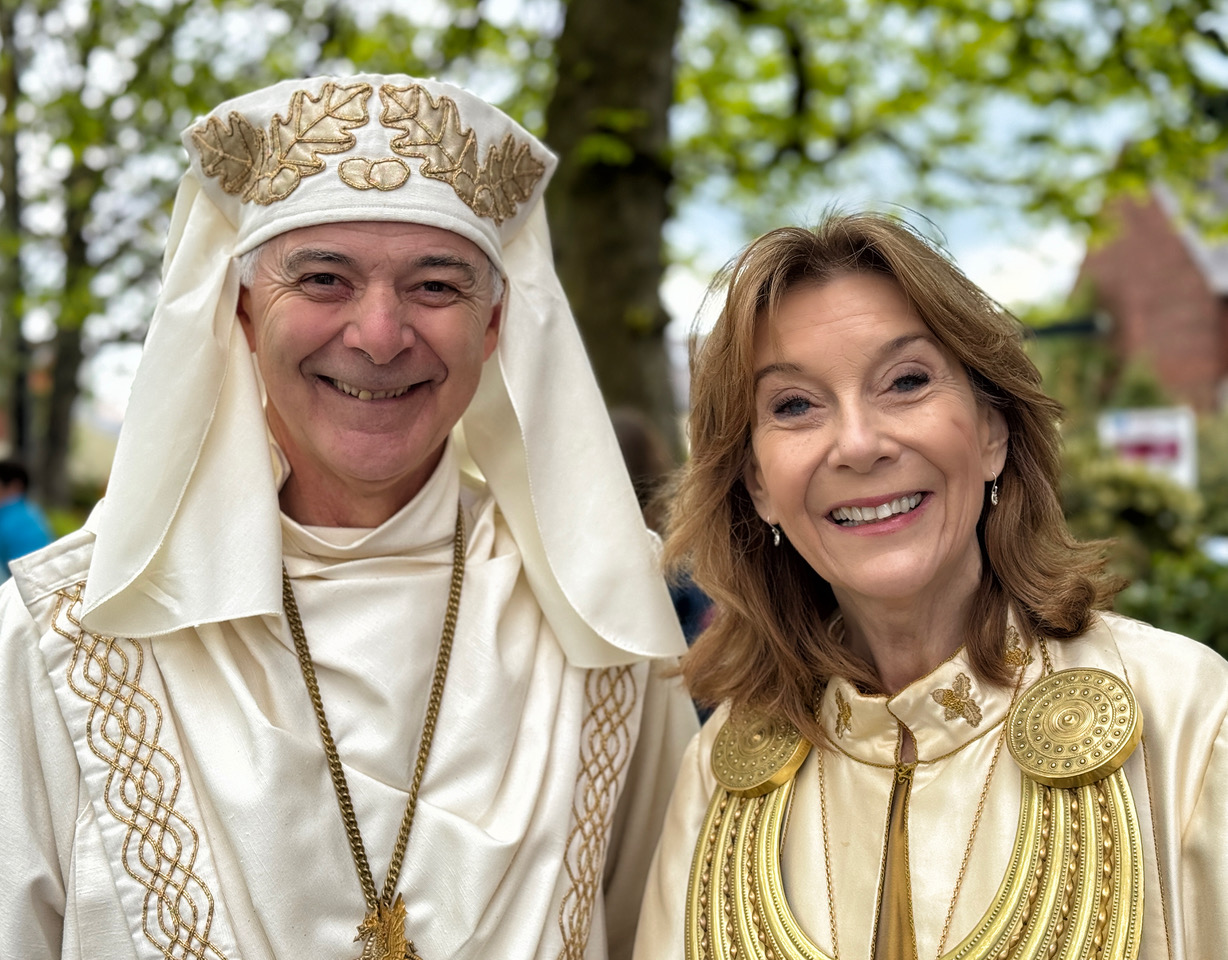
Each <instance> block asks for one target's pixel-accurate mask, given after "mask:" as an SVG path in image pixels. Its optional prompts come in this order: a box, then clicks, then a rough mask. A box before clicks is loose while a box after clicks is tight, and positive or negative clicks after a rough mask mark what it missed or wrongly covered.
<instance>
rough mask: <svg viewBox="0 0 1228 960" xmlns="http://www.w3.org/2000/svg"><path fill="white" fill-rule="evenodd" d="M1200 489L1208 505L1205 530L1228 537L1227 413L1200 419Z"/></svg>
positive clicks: (1204, 520)
mask: <svg viewBox="0 0 1228 960" xmlns="http://www.w3.org/2000/svg"><path fill="white" fill-rule="evenodd" d="M1198 488H1199V489H1200V490H1201V491H1202V496H1203V502H1204V505H1205V513H1204V514H1203V530H1204V531H1205V532H1206V534H1207V535H1208V536H1213V537H1228V412H1224V413H1217V414H1210V415H1207V416H1204V417H1201V418H1200V419H1199V422H1198Z"/></svg>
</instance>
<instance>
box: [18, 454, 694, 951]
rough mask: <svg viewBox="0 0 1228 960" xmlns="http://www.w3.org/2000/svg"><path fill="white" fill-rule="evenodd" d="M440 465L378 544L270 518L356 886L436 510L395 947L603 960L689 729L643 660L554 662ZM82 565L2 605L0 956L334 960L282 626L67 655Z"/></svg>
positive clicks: (63, 559) (337, 858)
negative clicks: (437, 669) (416, 778)
mask: <svg viewBox="0 0 1228 960" xmlns="http://www.w3.org/2000/svg"><path fill="white" fill-rule="evenodd" d="M445 464H446V466H447V469H440V470H438V471H436V474H435V476H434V478H432V480H431V481H430V483H428V485H427V486H426V487H425V488H424V489H423V491H422V492H421V493H420V494H419V495H418V496H417V497H416V498H415V499H414V500H413V501H412V502H411V503H410V504H409V505H408V506H406V507H405V508H404V509H403V510H402V511H401V512H400V513H398V514H397V515H396V516H395V517H393V518H392V519H390V520H389V521H388V522H387V523H385V524H384V525H383V526H381V527H379V528H378V529H376V530H373V531H324V530H309V529H305V528H303V527H301V526H298V525H297V524H295V523H293V522H292V521H290V520H288V519H285V518H283V541H284V551H285V563H286V566H287V568H288V570H289V573H290V576H291V579H292V582H293V585H294V591H295V594H296V597H297V600H298V604H299V607H300V610H301V613H302V619H303V624H304V629H305V632H306V635H307V640H308V643H309V645H310V649H311V652H312V658H313V661H314V663H315V666H316V672H317V675H318V677H319V683H320V688H321V694H322V699H323V702H324V706H325V710H326V712H327V715H328V719H329V723H330V726H331V728H332V732H333V735H334V737H335V739H336V743H337V749H338V752H339V755H340V757H341V761H342V765H343V767H344V770H345V774H346V778H347V780H348V782H349V787H350V790H351V793H352V795H353V798H354V806H355V810H356V814H357V821H358V824H359V827H360V830H361V833H362V838H363V842H364V844H365V846H366V850H367V854H368V857H369V859H370V862H371V869H372V873H373V874H374V876H375V882H376V886H377V887H380V886H382V883H383V879H384V875H385V872H386V871H387V868H388V862H389V858H390V856H391V851H392V848H393V843H394V840H395V837H396V832H397V828H398V826H399V823H400V820H401V816H402V814H403V812H404V809H405V803H406V799H407V796H408V788H409V784H410V781H411V779H412V775H413V766H414V761H415V756H416V752H417V747H418V741H419V737H420V734H421V730H422V724H423V720H424V716H425V711H426V700H427V692H428V690H429V687H430V682H431V675H432V671H433V667H434V661H435V655H436V653H437V650H438V645H439V638H440V631H441V627H442V624H443V618H444V609H445V606H446V602H447V596H448V585H449V580H450V575H451V559H452V534H453V528H454V523H455V509H456V508H455V504H456V503H457V499H458V496H459V498H460V499H461V501H462V502H463V504H464V511H465V516H466V526H467V528H468V546H467V560H466V569H465V579H464V588H463V593H462V598H461V604H460V616H459V620H458V624H457V627H456V635H455V645H454V649H453V653H452V660H451V666H450V669H449V673H448V678H447V685H446V687H445V692H444V697H443V703H442V708H441V710H440V713H439V720H438V727H437V732H436V736H435V740H434V747H433V749H432V751H431V755H430V760H429V763H428V765H427V767H426V774H425V778H424V780H423V784H422V789H421V794H420V799H419V802H418V806H417V813H416V818H415V821H414V826H413V832H412V835H411V837H410V840H409V845H408V850H407V853H406V856H405V863H404V868H403V871H402V874H401V882H400V885H399V889H400V890H401V891H403V893H404V898H405V903H406V907H407V915H408V923H407V929H408V933H409V937H410V939H412V940H413V941H414V943H415V945H416V947H417V950H418V952H419V953H420V954H421V955H422V956H423V957H425V958H427V960H444V958H448V960H463V958H473V960H478V958H482V960H486V958H492V957H499V958H521V957H523V958H529V957H540V958H545V957H551V958H554V957H567V958H581V957H584V958H592V960H595V958H604V957H606V956H607V944H608V945H609V953H610V955H611V956H626V955H628V954H629V951H630V946H631V939H632V937H633V935H634V925H635V916H636V913H637V910H638V905H639V900H640V894H641V891H642V888H643V879H644V874H645V873H646V870H647V865H648V860H649V858H650V856H651V853H652V848H653V846H654V844H655V842H656V838H657V835H658V831H659V824H660V821H661V817H662V816H663V813H664V807H665V801H666V799H667V797H668V791H669V789H670V787H671V785H672V780H673V774H674V771H675V769H676V767H677V764H678V760H679V757H680V755H681V752H682V750H683V748H684V747H685V744H686V742H687V741H688V740H689V739H690V738H691V734H692V733H693V732H694V724H695V720H694V712H693V708H692V706H691V704H690V701H689V700H688V699H687V698H686V696H685V693H684V692H683V690H682V688H681V686H680V684H679V683H678V681H676V680H664V679H662V677H661V675H660V674H661V672H662V671H661V670H660V669H659V667H658V666H657V665H655V664H650V663H649V662H647V661H641V662H638V663H634V664H631V665H627V666H616V667H608V668H604V669H582V668H579V667H576V666H573V665H571V664H569V662H568V661H567V658H566V657H565V656H564V654H563V652H562V650H561V649H560V646H559V644H558V643H557V641H556V640H555V637H554V635H553V634H552V632H551V630H550V628H549V626H548V625H547V623H546V622H545V620H544V619H543V617H542V614H541V611H540V609H539V608H538V605H537V603H536V602H535V600H534V597H533V594H532V593H531V591H530V590H529V587H528V585H527V584H526V581H525V577H524V576H523V571H522V567H521V559H520V554H519V551H518V550H517V547H516V544H515V543H514V542H513V541H512V539H511V537H510V535H509V534H508V532H507V528H506V526H505V524H504V523H503V519H502V516H501V515H500V513H499V512H498V510H497V509H496V506H495V504H494V501H493V500H492V499H491V497H490V496H489V495H488V493H487V492H486V491H485V490H484V489H483V488H480V487H479V486H477V485H476V484H474V483H472V482H471V481H469V480H466V481H465V482H464V484H463V485H462V482H461V480H460V476H459V474H458V472H457V471H456V469H455V468H454V466H453V465H452V463H451V461H450V460H449V461H445ZM92 543H93V533H92V532H91V531H90V530H88V529H86V530H83V531H80V532H78V533H77V534H74V535H72V536H70V537H68V538H65V539H64V540H62V541H60V542H59V543H57V544H54V545H53V546H52V547H50V548H48V549H47V550H46V551H44V552H42V553H41V554H36V555H35V556H34V557H33V558H31V559H30V560H28V561H25V562H24V563H23V564H22V565H21V567H20V569H19V570H18V571H17V575H16V577H15V580H14V581H13V582H10V583H8V584H6V585H5V586H4V589H3V591H2V592H0V657H2V660H0V691H2V692H0V697H2V699H3V702H4V703H5V705H6V716H7V717H8V720H7V721H6V723H5V733H4V734H3V735H2V736H0V771H3V775H2V776H0V794H2V796H3V800H2V802H0V869H2V870H3V873H4V876H5V881H4V886H5V891H6V892H5V895H4V896H3V897H0V944H3V948H4V949H3V953H4V955H5V956H12V957H21V958H23V960H27V958H28V960H38V958H44V957H60V956H62V957H68V958H77V957H80V958H86V957H89V958H99V957H106V958H115V960H121V958H122V960H126V958H130V957H131V958H151V960H152V958H161V957H175V958H181V957H182V958H202V960H203V958H210V960H218V958H223V957H226V958H230V960H234V958H238V957H242V958H244V960H266V958H268V960H271V958H275V957H277V958H296V960H297V958H312V960H346V958H352V957H356V956H357V955H358V954H359V952H360V950H361V947H360V946H359V945H357V944H355V943H353V939H354V937H355V933H356V927H357V924H358V922H359V921H360V920H361V919H362V917H363V914H364V913H365V911H366V908H365V904H364V901H363V896H362V891H361V888H360V885H359V881H358V878H357V874H356V872H355V869H354V865H353V860H352V857H351V854H350V849H349V846H348V844H347V841H346V836H345V833H344V830H343V826H342V819H341V815H340V813H339V811H338V807H337V801H336V798H335V796H334V791H333V787H332V785H331V782H330V779H329V775H328V770H327V766H326V763H325V759H324V752H323V748H322V746H321V743H320V734H319V731H318V728H317V725H316V721H315V719H314V716H313V713H312V708H311V703H310V700H309V698H308V694H307V690H306V687H305V685H304V682H303V679H302V675H301V672H300V667H299V663H298V660H297V657H296V656H295V652H294V647H293V642H292V640H291V638H290V635H289V631H288V628H287V626H286V623H285V620H284V618H282V617H277V618H272V617H252V618H248V619H244V620H238V621H231V622H224V623H206V624H200V625H199V626H197V627H196V628H194V629H184V630H179V631H176V632H174V633H170V634H167V635H163V636H158V637H154V638H152V639H149V638H147V639H140V640H132V639H126V638H118V639H111V638H107V637H98V636H95V635H91V634H90V633H88V632H87V631H83V630H82V629H81V627H80V626H79V625H78V624H77V623H75V622H74V618H75V612H76V611H77V610H78V609H79V608H80V596H81V582H82V581H83V580H84V578H85V574H86V571H87V569H88V565H89V559H90V556H91V550H92ZM217 562H218V563H225V557H219V558H217ZM19 591H20V592H19Z"/></svg>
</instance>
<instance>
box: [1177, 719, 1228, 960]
mask: <svg viewBox="0 0 1228 960" xmlns="http://www.w3.org/2000/svg"><path fill="white" fill-rule="evenodd" d="M1226 830H1228V726H1225V724H1224V722H1223V718H1221V722H1220V727H1219V734H1218V736H1217V737H1216V738H1215V743H1214V744H1213V746H1212V748H1211V754H1210V757H1209V758H1208V762H1207V766H1206V770H1205V772H1204V774H1203V777H1202V786H1201V789H1200V790H1199V793H1198V798H1197V800H1196V801H1195V804H1194V809H1193V813H1192V815H1191V816H1190V819H1189V821H1188V822H1187V823H1186V825H1185V830H1184V832H1183V834H1182V837H1181V877H1180V880H1179V882H1180V883H1181V892H1182V903H1183V905H1184V908H1183V913H1184V917H1183V921H1184V924H1185V930H1184V934H1185V956H1187V957H1191V958H1195V957H1198V958H1201V957H1217V956H1221V955H1222V954H1223V951H1224V944H1225V943H1226V942H1228V841H1226V839H1225V831H1226Z"/></svg>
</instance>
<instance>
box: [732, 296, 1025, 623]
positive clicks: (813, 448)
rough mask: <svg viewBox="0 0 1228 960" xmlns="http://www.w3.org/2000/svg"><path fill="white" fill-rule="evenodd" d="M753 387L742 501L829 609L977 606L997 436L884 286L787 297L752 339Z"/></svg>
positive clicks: (958, 376)
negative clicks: (817, 580) (973, 598)
mask: <svg viewBox="0 0 1228 960" xmlns="http://www.w3.org/2000/svg"><path fill="white" fill-rule="evenodd" d="M755 379H756V384H755V406H754V412H753V422H752V440H751V443H752V463H751V466H750V468H749V469H748V470H747V475H746V478H745V479H746V486H747V489H748V490H749V491H750V494H751V497H752V499H753V500H754V502H755V506H756V509H757V510H758V512H759V515H760V516H761V517H763V519H764V520H766V521H767V522H769V523H778V524H780V526H781V527H782V529H783V530H784V533H785V535H786V536H787V537H788V539H789V541H790V543H792V544H793V546H794V547H795V548H796V549H797V551H798V552H799V553H800V554H801V555H802V556H803V557H804V558H805V559H806V561H807V562H808V563H809V564H810V566H811V567H813V568H814V570H815V572H816V573H818V574H819V575H820V576H822V577H823V578H824V579H825V580H826V581H827V582H828V583H830V584H831V586H832V589H833V590H834V592H835V594H836V598H837V600H839V601H841V603H849V602H852V601H854V600H856V601H858V602H859V603H865V602H866V601H869V602H871V603H874V602H878V603H883V604H887V605H889V606H891V607H895V608H899V607H900V606H907V605H908V604H909V603H917V602H922V601H925V600H927V599H932V598H933V597H935V596H949V597H950V598H951V600H952V602H955V601H957V600H958V599H961V598H963V597H964V596H967V595H970V594H971V593H972V591H973V590H974V589H975V587H976V584H977V581H978V578H979V576H980V563H981V561H980V550H979V547H978V544H977V539H976V525H977V521H978V519H979V518H980V513H981V506H982V503H983V500H984V491H985V486H984V485H985V483H986V482H987V481H989V480H990V479H992V477H993V476H994V474H996V473H1000V472H1001V470H1002V464H1003V461H1004V460H1005V457H1006V441H1007V429H1006V423H1005V420H1004V419H1003V417H1002V415H1001V413H999V412H998V411H997V410H993V409H991V408H988V407H985V406H982V405H981V404H979V403H978V402H977V400H976V398H975V396H974V395H973V392H972V387H971V384H970V383H969V381H968V377H967V375H966V374H965V372H964V370H963V368H962V366H961V365H960V364H959V362H958V361H956V360H955V358H954V357H952V356H951V355H950V354H949V353H948V352H947V351H946V350H945V349H944V348H943V347H942V346H941V345H940V344H939V342H938V341H937V340H936V339H935V337H934V335H933V334H932V333H931V332H930V330H929V328H928V327H927V326H926V325H925V323H924V322H922V320H921V319H920V318H919V317H918V316H917V315H916V313H915V312H914V311H913V309H912V307H911V306H910V305H909V303H908V301H907V299H906V298H905V297H904V294H903V293H902V291H901V290H900V288H899V286H898V285H897V284H896V283H895V281H894V280H892V279H891V278H889V277H886V276H883V275H880V274H848V275H845V276H842V277H838V278H836V279H834V280H832V281H830V282H828V283H826V284H824V285H822V286H818V287H801V288H798V289H795V290H793V291H791V292H790V293H789V294H787V295H786V296H785V298H784V299H783V301H782V302H781V304H780V309H779V311H778V313H777V314H776V316H774V317H772V318H770V319H769V320H768V321H767V322H765V323H761V324H760V326H759V329H758V330H757V331H756V335H755ZM937 591H943V592H941V593H938V592H937Z"/></svg>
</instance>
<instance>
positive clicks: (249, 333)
mask: <svg viewBox="0 0 1228 960" xmlns="http://www.w3.org/2000/svg"><path fill="white" fill-rule="evenodd" d="M251 309H252V292H251V291H250V290H248V289H247V287H239V302H238V303H237V304H236V305H235V316H236V317H238V319H239V326H241V327H242V328H243V335H244V336H245V337H247V349H249V350H250V351H252V353H255V352H256V330H255V328H254V327H253V326H252V313H251Z"/></svg>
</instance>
